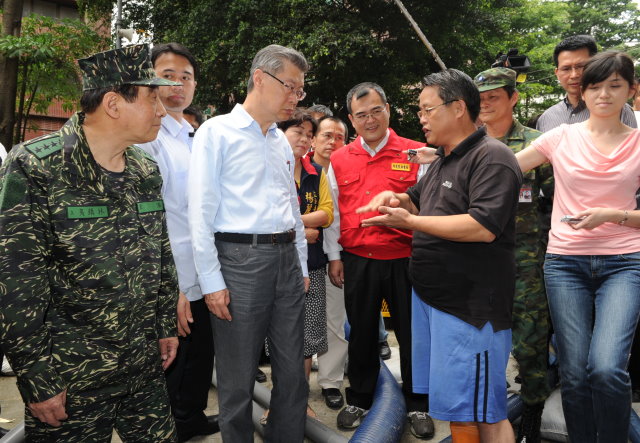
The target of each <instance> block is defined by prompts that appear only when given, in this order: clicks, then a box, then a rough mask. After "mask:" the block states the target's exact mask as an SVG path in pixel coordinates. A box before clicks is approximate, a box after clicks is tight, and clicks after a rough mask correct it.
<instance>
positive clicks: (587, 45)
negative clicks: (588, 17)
mask: <svg viewBox="0 0 640 443" xmlns="http://www.w3.org/2000/svg"><path fill="white" fill-rule="evenodd" d="M583 48H584V49H588V50H589V55H590V56H592V57H593V56H594V55H595V54H596V53H597V52H598V45H597V44H596V41H595V39H594V38H593V37H591V36H590V35H572V36H571V37H567V38H565V39H564V40H562V41H561V42H560V43H558V44H557V45H556V47H555V49H554V50H553V63H554V64H555V65H556V68H557V67H558V56H559V55H560V53H561V52H562V51H578V50H580V49H583Z"/></svg>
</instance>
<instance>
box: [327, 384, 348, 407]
mask: <svg viewBox="0 0 640 443" xmlns="http://www.w3.org/2000/svg"><path fill="white" fill-rule="evenodd" d="M322 396H323V397H324V402H325V403H326V405H327V407H328V408H330V409H340V408H341V407H342V405H343V404H344V398H343V397H342V393H341V392H340V389H336V388H329V389H323V390H322Z"/></svg>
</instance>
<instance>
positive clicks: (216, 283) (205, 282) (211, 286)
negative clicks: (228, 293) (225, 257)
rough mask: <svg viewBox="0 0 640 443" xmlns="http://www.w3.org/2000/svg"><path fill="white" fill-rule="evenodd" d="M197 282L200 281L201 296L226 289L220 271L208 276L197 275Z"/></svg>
mask: <svg viewBox="0 0 640 443" xmlns="http://www.w3.org/2000/svg"><path fill="white" fill-rule="evenodd" d="M198 280H199V281H200V289H202V294H203V295H204V294H211V293H213V292H218V291H222V290H223V289H227V285H226V284H225V282H224V277H222V272H221V271H217V272H213V273H212V274H210V275H199V276H198Z"/></svg>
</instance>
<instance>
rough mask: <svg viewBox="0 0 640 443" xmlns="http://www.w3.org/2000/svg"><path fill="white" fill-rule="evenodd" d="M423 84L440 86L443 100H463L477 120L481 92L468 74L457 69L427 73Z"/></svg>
mask: <svg viewBox="0 0 640 443" xmlns="http://www.w3.org/2000/svg"><path fill="white" fill-rule="evenodd" d="M422 86H423V87H424V88H427V87H433V86H437V87H438V96H439V97H440V98H441V99H442V101H443V102H449V101H455V100H462V101H463V102H465V104H466V105H467V111H468V112H469V118H470V119H471V121H472V122H475V121H476V119H477V118H478V114H480V92H479V91H478V87H477V86H476V84H475V83H474V82H473V80H471V77H469V76H468V75H467V74H465V73H464V72H462V71H458V70H457V69H445V70H443V71H440V72H435V73H433V74H429V75H427V76H426V77H425V78H423V79H422Z"/></svg>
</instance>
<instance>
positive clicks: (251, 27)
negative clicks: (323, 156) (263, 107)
mask: <svg viewBox="0 0 640 443" xmlns="http://www.w3.org/2000/svg"><path fill="white" fill-rule="evenodd" d="M123 3H124V10H123V22H122V27H123V28H127V27H133V28H134V29H137V30H138V31H139V33H140V34H142V35H143V36H146V37H147V38H149V37H150V36H152V38H153V41H154V42H168V41H177V42H180V43H182V44H184V45H185V46H187V47H188V48H190V49H191V50H192V52H193V53H194V55H195V56H196V58H197V59H198V60H199V62H200V64H201V66H200V68H201V71H200V72H201V75H200V78H199V79H198V88H197V93H196V99H195V102H196V104H199V105H200V106H202V107H204V106H207V105H213V106H214V107H215V109H216V112H218V113H225V112H228V111H229V110H230V109H231V108H232V107H233V106H234V105H235V103H240V102H242V101H243V99H244V96H245V94H246V81H247V77H248V70H249V66H250V63H251V59H252V58H253V55H254V54H255V53H256V51H257V50H258V49H260V48H262V47H264V46H266V45H268V44H271V43H279V44H283V45H287V46H292V47H294V48H296V49H298V50H300V51H301V52H302V53H303V54H305V56H306V57H307V59H308V60H309V62H310V63H311V65H312V69H311V71H310V72H309V73H308V75H307V78H306V86H305V90H306V91H307V93H308V95H307V98H306V99H305V101H304V102H302V103H301V105H303V106H307V105H311V104H314V103H322V104H325V105H329V106H330V107H331V108H333V109H334V111H336V112H337V113H338V115H339V116H341V117H342V118H345V119H346V110H345V105H344V100H345V96H346V93H347V91H348V90H349V89H350V88H351V87H352V86H353V85H355V84H356V83H359V82H362V81H374V82H377V83H379V84H380V85H382V87H383V88H384V89H385V91H386V92H387V94H388V98H389V101H390V103H391V106H392V108H393V110H394V112H392V122H391V124H392V126H393V127H394V128H396V129H397V130H398V131H399V132H400V133H401V134H403V135H405V136H409V137H414V138H416V139H421V138H422V135H421V134H420V132H419V125H418V123H417V117H416V116H415V112H414V111H415V110H416V109H415V103H416V101H417V95H418V91H419V88H420V86H419V85H420V79H421V78H422V77H423V76H424V75H426V74H429V73H431V72H434V71H436V70H438V69H439V67H438V66H437V64H436V63H435V61H434V60H433V58H432V57H431V55H430V54H429V53H428V51H427V50H426V48H425V47H424V45H423V44H422V43H421V42H420V40H419V39H418V37H417V36H416V34H415V32H414V31H413V29H412V28H411V27H410V25H409V23H408V22H407V20H406V19H405V18H404V16H402V14H401V13H400V10H399V9H398V7H397V6H396V4H395V3H394V1H393V0H148V1H144V2H142V1H141V0H124V1H123ZM403 3H404V4H405V6H406V8H407V9H408V10H409V11H410V12H411V14H412V15H413V17H414V19H415V20H416V22H418V24H419V25H420V27H421V28H422V30H423V31H424V33H425V34H426V36H427V38H428V39H429V40H430V42H431V43H432V44H433V46H434V47H435V49H436V51H437V52H438V54H439V55H440V57H441V58H442V60H443V61H444V63H445V64H446V65H447V66H448V67H453V68H457V69H460V70H462V71H465V72H466V73H467V74H469V75H470V76H474V75H475V74H477V73H478V72H480V71H482V70H484V69H487V68H488V67H489V66H490V64H491V63H492V62H493V61H494V60H495V57H496V54H497V53H498V52H501V51H502V52H505V51H507V50H508V49H509V48H518V49H519V50H520V53H522V54H527V55H528V56H529V57H530V59H531V64H532V67H531V69H530V72H529V75H528V78H527V81H526V83H524V84H522V85H520V86H519V90H520V93H521V100H520V104H519V105H518V107H517V109H516V112H517V115H518V117H519V118H520V119H521V120H522V121H523V122H526V120H527V119H528V118H529V117H530V116H532V115H535V114H537V113H539V112H542V111H543V110H544V109H546V107H548V106H549V105H550V104H552V103H554V102H555V101H557V100H558V99H559V97H560V96H561V95H562V90H561V89H560V88H559V86H558V85H557V81H556V79H555V75H554V72H553V68H554V66H553V60H552V53H553V47H554V46H555V45H556V43H558V41H560V40H561V39H562V38H564V37H566V36H569V35H573V34H578V33H590V34H592V35H593V36H594V37H595V38H596V40H597V41H598V43H599V45H600V46H601V47H602V48H603V49H608V48H622V49H625V50H627V51H628V52H630V53H631V54H632V55H635V56H638V55H640V49H638V47H633V46H631V47H630V46H625V45H628V44H633V43H637V42H638V39H639V37H640V28H639V27H638V26H637V23H638V22H640V20H639V19H640V14H639V12H638V10H637V7H636V5H635V4H634V3H633V2H632V1H631V0H564V1H562V0H558V1H548V0H456V1H451V0H430V1H425V0H404V1H403ZM78 4H79V6H80V8H81V10H82V12H83V13H86V14H87V15H88V16H89V17H90V18H93V19H104V18H105V17H109V16H110V15H111V14H112V13H113V8H114V5H115V1H112V0H79V2H78Z"/></svg>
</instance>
